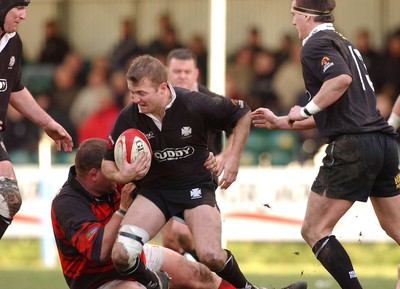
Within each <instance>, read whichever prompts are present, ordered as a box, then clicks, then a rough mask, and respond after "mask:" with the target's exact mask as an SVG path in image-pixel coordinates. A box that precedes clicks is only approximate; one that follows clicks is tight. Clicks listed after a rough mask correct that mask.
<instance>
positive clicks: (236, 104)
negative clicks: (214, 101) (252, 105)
mask: <svg viewBox="0 0 400 289" xmlns="http://www.w3.org/2000/svg"><path fill="white" fill-rule="evenodd" d="M231 102H232V103H233V105H234V106H239V107H240V108H243V107H244V103H243V100H240V99H231Z"/></svg>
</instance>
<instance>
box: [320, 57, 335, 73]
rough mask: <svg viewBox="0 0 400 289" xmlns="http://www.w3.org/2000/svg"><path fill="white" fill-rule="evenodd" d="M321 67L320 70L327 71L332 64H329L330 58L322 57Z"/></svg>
mask: <svg viewBox="0 0 400 289" xmlns="http://www.w3.org/2000/svg"><path fill="white" fill-rule="evenodd" d="M321 66H322V70H323V71H324V73H325V71H327V70H328V68H329V67H331V66H333V62H331V60H330V58H329V57H328V56H324V57H322V59H321Z"/></svg>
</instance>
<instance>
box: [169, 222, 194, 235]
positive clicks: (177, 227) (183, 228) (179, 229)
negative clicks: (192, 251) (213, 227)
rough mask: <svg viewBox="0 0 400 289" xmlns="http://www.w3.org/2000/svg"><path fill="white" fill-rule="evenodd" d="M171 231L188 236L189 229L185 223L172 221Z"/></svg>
mask: <svg viewBox="0 0 400 289" xmlns="http://www.w3.org/2000/svg"><path fill="white" fill-rule="evenodd" d="M172 231H173V232H174V234H175V235H178V236H179V235H180V236H190V235H191V233H190V230H189V227H188V226H187V225H186V224H183V223H181V222H178V221H175V220H173V221H172Z"/></svg>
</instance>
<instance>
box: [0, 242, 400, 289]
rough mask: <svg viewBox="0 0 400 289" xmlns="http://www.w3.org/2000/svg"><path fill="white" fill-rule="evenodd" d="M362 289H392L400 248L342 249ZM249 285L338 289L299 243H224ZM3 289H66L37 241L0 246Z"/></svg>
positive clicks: (352, 245) (352, 246)
mask: <svg viewBox="0 0 400 289" xmlns="http://www.w3.org/2000/svg"><path fill="white" fill-rule="evenodd" d="M343 245H344V247H345V248H346V250H347V251H348V253H349V255H350V257H351V258H352V260H353V264H354V267H355V270H356V272H357V274H358V277H359V279H360V282H361V283H362V285H363V288H364V289H376V288H383V289H386V288H388V289H389V288H392V289H394V288H395V285H396V276H397V271H396V268H397V264H398V263H399V264H400V248H399V247H398V246H397V245H396V244H394V243H374V244H363V243H345V244H343ZM228 249H230V250H231V251H232V252H233V254H234V255H235V258H236V259H237V261H238V262H239V265H240V267H241V268H242V270H243V272H244V273H245V274H246V276H247V277H248V279H249V280H250V281H252V282H254V283H255V284H256V285H259V286H265V287H268V288H269V289H273V288H275V289H277V288H281V287H283V286H285V285H288V284H289V283H291V282H294V281H298V280H305V281H307V282H308V285H309V286H308V288H309V289H338V288H339V286H338V285H337V283H336V282H335V281H334V280H333V279H332V278H331V277H330V275H329V274H328V273H327V272H326V271H325V269H324V268H323V267H322V265H321V264H320V263H319V262H318V261H317V260H315V258H314V255H313V254H312V253H311V250H310V249H309V248H308V246H307V245H305V244H303V243H258V242H254V243H252V242H245V243H243V242H230V243H228ZM0 256H1V258H0V288H1V289H67V288H68V287H67V286H66V283H65V281H64V278H63V276H62V273H61V269H60V267H59V264H58V263H57V265H56V266H55V267H53V268H47V267H45V266H44V265H43V264H42V262H41V261H40V244H39V242H38V241H37V240H10V239H4V240H1V241H0Z"/></svg>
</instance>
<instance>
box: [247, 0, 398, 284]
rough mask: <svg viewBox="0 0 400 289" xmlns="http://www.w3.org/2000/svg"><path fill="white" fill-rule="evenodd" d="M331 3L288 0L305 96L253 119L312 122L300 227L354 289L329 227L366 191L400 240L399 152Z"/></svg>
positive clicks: (283, 124)
mask: <svg viewBox="0 0 400 289" xmlns="http://www.w3.org/2000/svg"><path fill="white" fill-rule="evenodd" d="M335 6H336V2H335V0H294V1H292V7H291V12H292V15H293V24H294V25H295V26H296V28H297V31H298V34H299V38H300V39H301V40H302V41H303V48H302V51H301V62H302V67H303V78H304V82H305V86H306V89H307V92H308V94H309V96H310V100H309V102H308V104H307V105H306V106H304V107H300V106H294V107H293V108H292V109H291V110H290V112H289V114H288V115H287V116H281V117H277V116H276V115H275V114H274V113H273V112H272V111H270V110H268V109H267V108H259V109H257V110H255V111H254V112H253V123H254V124H255V125H256V126H258V127H265V128H268V129H307V128H314V127H317V128H318V131H319V132H320V133H321V135H323V136H324V137H325V138H326V139H327V142H328V146H327V148H326V150H325V151H326V156H325V158H324V159H323V164H322V166H321V167H320V169H319V173H318V175H317V177H316V179H315V181H314V183H313V185H312V187H311V193H310V195H309V197H308V205H307V210H306V214H305V219H304V222H303V226H302V230H301V233H302V236H303V238H304V239H305V241H306V242H307V243H308V245H309V246H310V247H311V248H312V251H313V252H314V254H315V256H316V258H317V259H318V260H319V261H320V262H321V263H322V265H323V266H324V267H325V268H326V270H327V271H328V272H329V273H330V274H331V275H332V276H333V277H334V278H335V279H336V281H337V282H338V283H339V285H340V286H341V288H346V289H360V288H362V286H361V284H360V283H359V280H358V278H357V275H356V273H355V271H354V269H353V265H352V263H351V260H350V258H349V256H348V255H347V253H346V251H345V249H344V248H343V246H342V245H341V244H340V242H339V241H338V240H337V239H336V238H335V236H334V235H332V232H333V229H334V227H335V226H336V224H337V222H338V221H339V220H340V219H341V217H342V216H343V215H344V214H345V213H346V212H347V211H348V210H349V209H350V208H351V206H352V205H353V204H354V202H356V201H361V202H366V201H367V200H368V198H369V199H370V200H371V203H372V205H373V207H374V210H375V213H376V216H377V218H378V219H379V222H380V224H381V227H382V228H383V229H384V230H385V232H386V233H387V234H388V235H389V236H390V237H392V238H393V239H394V240H395V241H396V242H397V243H398V244H400V234H399V229H400V210H399V207H400V174H399V168H398V164H399V159H398V152H397V145H396V141H395V137H396V133H395V132H394V130H393V127H391V126H390V125H388V123H387V122H386V121H385V119H384V118H383V116H382V115H381V114H380V112H379V111H378V110H377V108H376V96H375V92H374V87H373V84H372V82H371V80H370V79H369V76H368V71H367V69H366V66H365V64H364V62H363V59H362V57H361V54H360V52H359V51H358V50H357V49H356V47H354V45H353V44H352V43H351V42H349V41H348V40H347V39H346V38H345V37H344V36H343V35H341V34H340V33H339V32H338V31H336V30H335V28H334V26H333V21H334V17H333V14H332V11H333V9H334V8H335Z"/></svg>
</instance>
